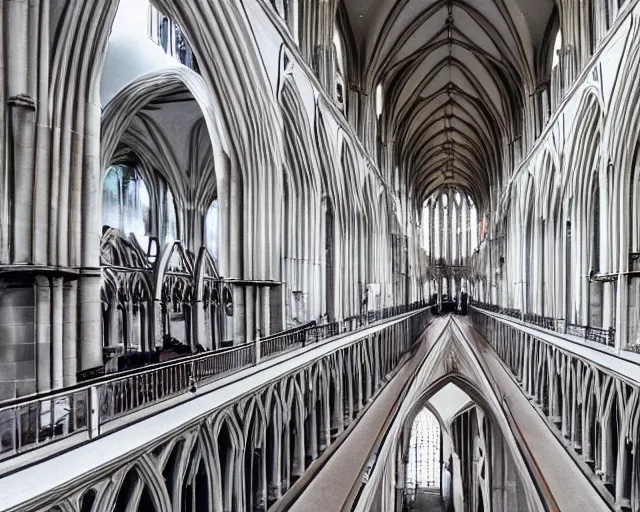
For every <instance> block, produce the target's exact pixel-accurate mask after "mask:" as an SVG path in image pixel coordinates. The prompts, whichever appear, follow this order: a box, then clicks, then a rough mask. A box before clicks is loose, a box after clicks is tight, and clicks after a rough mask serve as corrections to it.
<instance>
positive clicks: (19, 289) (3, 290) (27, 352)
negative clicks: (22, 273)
mask: <svg viewBox="0 0 640 512" xmlns="http://www.w3.org/2000/svg"><path fill="white" fill-rule="evenodd" d="M34 312H35V306H34V295H33V285H32V283H30V282H28V281H27V282H10V283H4V284H3V285H0V400H7V399H10V398H15V397H19V396H24V395H28V394H31V393H35V391H36V368H35V362H36V346H35V334H34V317H35V315H34Z"/></svg>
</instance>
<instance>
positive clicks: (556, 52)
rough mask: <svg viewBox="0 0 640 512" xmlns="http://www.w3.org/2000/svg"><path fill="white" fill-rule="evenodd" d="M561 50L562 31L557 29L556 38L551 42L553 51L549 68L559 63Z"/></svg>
mask: <svg viewBox="0 0 640 512" xmlns="http://www.w3.org/2000/svg"><path fill="white" fill-rule="evenodd" d="M561 50H562V32H560V31H559V30H558V33H557V34H556V40H555V42H554V43H553V53H552V60H551V69H555V68H556V67H557V66H558V65H559V64H560V51H561Z"/></svg>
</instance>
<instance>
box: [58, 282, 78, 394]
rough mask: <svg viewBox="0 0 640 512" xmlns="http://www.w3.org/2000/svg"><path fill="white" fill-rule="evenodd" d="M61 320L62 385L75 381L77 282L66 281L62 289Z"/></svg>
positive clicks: (76, 363)
mask: <svg viewBox="0 0 640 512" xmlns="http://www.w3.org/2000/svg"><path fill="white" fill-rule="evenodd" d="M63 299H64V310H63V322H62V357H63V386H65V387H66V386H72V385H74V384H75V383H76V373H77V371H78V369H77V367H78V359H77V358H78V324H77V321H78V314H77V307H78V302H77V301H78V282H77V281H67V282H66V283H65V285H64V290H63Z"/></svg>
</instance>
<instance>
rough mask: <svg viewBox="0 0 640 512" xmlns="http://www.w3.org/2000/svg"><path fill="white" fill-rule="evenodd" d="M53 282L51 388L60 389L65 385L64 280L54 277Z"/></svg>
mask: <svg viewBox="0 0 640 512" xmlns="http://www.w3.org/2000/svg"><path fill="white" fill-rule="evenodd" d="M51 281H52V287H51V386H52V388H53V389H60V388H61V387H62V386H63V383H64V364H63V361H64V353H63V346H62V345H63V341H62V340H63V339H62V335H63V323H62V322H63V307H64V305H63V289H62V284H63V278H61V277H54V278H53V279H52V280H51Z"/></svg>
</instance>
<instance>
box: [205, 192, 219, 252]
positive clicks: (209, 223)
mask: <svg viewBox="0 0 640 512" xmlns="http://www.w3.org/2000/svg"><path fill="white" fill-rule="evenodd" d="M204 226H205V228H204V229H205V245H206V247H207V249H209V251H210V252H211V254H212V255H213V257H214V258H216V259H218V201H217V200H215V201H213V202H212V203H211V206H209V210H208V211H207V216H206V217H205V220H204Z"/></svg>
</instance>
